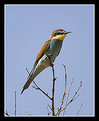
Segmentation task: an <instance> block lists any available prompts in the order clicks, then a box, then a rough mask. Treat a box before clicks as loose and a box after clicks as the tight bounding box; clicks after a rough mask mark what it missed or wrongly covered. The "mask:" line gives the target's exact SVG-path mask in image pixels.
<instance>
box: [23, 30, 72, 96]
mask: <svg viewBox="0 0 99 121" xmlns="http://www.w3.org/2000/svg"><path fill="white" fill-rule="evenodd" d="M68 33H71V32H66V31H64V30H63V29H57V30H55V31H54V32H53V33H52V36H51V38H50V39H49V40H48V41H46V42H45V43H44V45H43V46H42V48H41V50H40V52H39V53H38V56H37V58H36V61H35V63H34V66H33V69H32V71H31V73H30V74H29V77H28V79H27V82H26V83H25V85H24V87H23V90H22V92H21V94H22V93H23V91H24V90H25V89H27V88H28V87H29V85H30V83H31V82H32V81H33V79H34V78H35V77H36V76H37V75H38V74H39V73H40V72H41V71H43V70H44V69H45V68H46V67H48V66H50V65H51V64H52V63H53V62H54V60H55V58H56V57H57V56H58V55H59V53H60V50H61V47H62V43H63V40H64V38H65V36H66V34H68ZM49 56H50V59H49Z"/></svg>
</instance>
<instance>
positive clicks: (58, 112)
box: [56, 64, 67, 115]
mask: <svg viewBox="0 0 99 121" xmlns="http://www.w3.org/2000/svg"><path fill="white" fill-rule="evenodd" d="M63 66H64V71H65V88H64V93H63V98H62V100H61V104H60V107H59V108H58V111H57V113H56V114H57V115H59V114H60V110H61V109H62V105H63V103H64V99H65V95H66V85H67V75H66V66H65V65H64V64H63Z"/></svg>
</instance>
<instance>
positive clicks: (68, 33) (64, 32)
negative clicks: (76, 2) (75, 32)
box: [64, 32, 72, 34]
mask: <svg viewBox="0 0 99 121" xmlns="http://www.w3.org/2000/svg"><path fill="white" fill-rule="evenodd" d="M69 33H72V32H64V34H69Z"/></svg>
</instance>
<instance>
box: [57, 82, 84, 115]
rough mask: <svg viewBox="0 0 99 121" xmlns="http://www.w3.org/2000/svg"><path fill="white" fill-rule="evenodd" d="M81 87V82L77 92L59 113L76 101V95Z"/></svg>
mask: <svg viewBox="0 0 99 121" xmlns="http://www.w3.org/2000/svg"><path fill="white" fill-rule="evenodd" d="M81 86H82V82H80V86H79V87H78V89H77V91H76V92H75V94H74V95H73V97H72V98H71V99H70V101H69V102H68V103H67V104H66V105H65V107H64V108H62V109H61V110H60V112H62V111H64V110H65V109H66V108H67V106H68V105H69V104H70V103H71V102H73V101H74V100H75V99H77V97H78V96H79V94H78V95H77V93H78V91H79V89H80V88H81ZM76 95H77V96H76ZM56 115H57V113H56Z"/></svg>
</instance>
